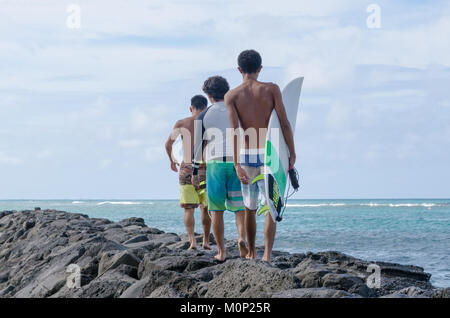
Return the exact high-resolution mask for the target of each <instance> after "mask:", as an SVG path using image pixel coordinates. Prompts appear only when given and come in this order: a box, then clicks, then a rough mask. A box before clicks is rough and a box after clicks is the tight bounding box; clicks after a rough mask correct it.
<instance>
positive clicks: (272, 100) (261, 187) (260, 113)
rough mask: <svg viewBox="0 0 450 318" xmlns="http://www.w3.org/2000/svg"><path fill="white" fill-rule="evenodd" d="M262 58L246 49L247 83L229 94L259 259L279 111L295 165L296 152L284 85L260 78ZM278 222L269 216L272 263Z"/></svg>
mask: <svg viewBox="0 0 450 318" xmlns="http://www.w3.org/2000/svg"><path fill="white" fill-rule="evenodd" d="M261 63H262V59H261V56H260V54H259V53H258V52H256V51H254V50H246V51H243V52H242V53H241V54H240V55H239V57H238V65H239V67H238V70H239V72H240V73H241V74H242V78H243V82H242V84H241V85H239V86H238V87H236V88H235V89H233V90H230V91H229V92H228V93H227V94H226V95H225V105H226V107H227V109H228V115H229V120H230V125H231V128H232V129H234V131H233V132H232V134H233V138H232V139H233V140H232V143H233V159H234V166H235V170H236V173H237V175H238V177H239V180H240V181H241V183H242V196H243V199H244V205H245V208H246V215H245V218H246V219H245V225H246V230H247V241H248V249H249V252H248V254H247V258H250V259H255V258H256V251H255V237H256V210H257V209H258V196H259V193H261V194H262V195H263V201H262V202H261V204H262V205H265V204H266V203H267V199H266V198H265V193H266V190H265V189H266V186H265V183H264V162H265V149H266V135H267V128H268V125H269V120H270V118H271V115H272V112H273V111H274V110H275V111H276V114H277V115H278V119H279V125H280V128H281V131H282V134H283V135H284V140H285V142H286V144H287V148H288V150H289V154H290V157H289V167H290V168H292V167H293V166H294V164H295V160H296V154H295V146H294V136H293V132H292V128H291V124H290V122H289V120H288V118H287V115H286V109H285V107H284V104H283V98H282V94H281V91H280V88H279V87H278V86H277V85H276V84H273V83H263V82H260V81H258V76H259V73H260V71H261V69H262V64H261ZM239 124H240V127H241V128H242V129H243V130H244V131H245V133H244V142H243V148H242V149H240V140H241V139H240V130H239ZM275 233H276V223H275V221H274V220H273V218H272V217H271V215H270V214H267V215H266V220H265V226H264V236H265V251H264V256H263V258H262V260H263V261H266V262H270V260H271V253H272V247H273V243H274V240H275Z"/></svg>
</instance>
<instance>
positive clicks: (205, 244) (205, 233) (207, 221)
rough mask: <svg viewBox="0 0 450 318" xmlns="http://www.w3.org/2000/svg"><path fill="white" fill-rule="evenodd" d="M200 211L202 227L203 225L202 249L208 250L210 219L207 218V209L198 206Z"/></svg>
mask: <svg viewBox="0 0 450 318" xmlns="http://www.w3.org/2000/svg"><path fill="white" fill-rule="evenodd" d="M200 210H201V211H202V225H203V244H202V247H203V248H204V249H205V250H210V249H211V247H210V246H209V235H210V233H211V218H210V217H209V213H208V207H207V206H204V205H200Z"/></svg>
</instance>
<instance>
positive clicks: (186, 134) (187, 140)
mask: <svg viewBox="0 0 450 318" xmlns="http://www.w3.org/2000/svg"><path fill="white" fill-rule="evenodd" d="M194 121H195V117H194V116H191V117H187V118H184V119H180V120H179V121H178V122H177V123H176V124H175V127H174V129H173V132H172V138H173V140H175V139H176V138H178V136H179V135H181V140H182V146H183V162H184V163H192V151H193V148H194Z"/></svg>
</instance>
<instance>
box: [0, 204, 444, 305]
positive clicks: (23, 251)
mask: <svg viewBox="0 0 450 318" xmlns="http://www.w3.org/2000/svg"><path fill="white" fill-rule="evenodd" d="M198 241H199V242H201V236H200V235H198ZM211 244H213V245H212V247H213V250H212V251H207V250H203V249H201V247H200V245H199V249H198V250H194V251H188V250H187V247H188V246H189V244H188V243H187V240H186V236H185V235H182V236H179V235H177V234H174V233H165V232H163V231H160V230H158V229H156V228H151V227H148V226H147V225H146V224H145V223H144V220H143V219H141V218H129V219H125V220H122V221H120V222H117V223H114V222H111V221H109V220H106V219H95V218H89V217H88V216H87V215H83V214H75V213H67V212H63V211H55V210H40V209H35V210H34V211H21V212H16V211H3V212H0V297H86V298H114V297H122V298H124V297H125V298H126V297H152V298H153V297H276V298H280V297H282V298H285V297H288V298H357V297H358V298H359V297H398V298H404V297H436V298H443V297H445V298H448V297H449V296H450V292H449V288H447V289H436V288H434V287H433V286H432V285H431V284H430V275H429V274H427V273H425V272H424V271H423V269H422V268H420V267H417V266H411V265H400V264H392V263H385V262H368V261H364V260H360V259H357V258H354V257H351V256H348V255H345V254H342V253H339V252H320V253H307V254H289V253H286V252H279V251H274V252H273V262H272V264H267V263H264V262H261V261H253V260H246V259H241V258H239V252H238V249H237V243H236V242H234V241H227V243H226V244H227V253H228V259H227V261H226V262H224V263H219V262H217V261H216V260H214V258H213V256H214V254H215V252H214V248H215V246H214V241H213V239H212V238H211ZM261 252H262V248H261V247H259V248H258V253H259V254H261ZM373 268H378V269H379V272H380V277H381V279H380V281H379V282H380V284H379V286H373V285H371V284H368V283H367V282H368V278H369V276H370V275H373V274H374V269H373ZM372 277H373V276H372Z"/></svg>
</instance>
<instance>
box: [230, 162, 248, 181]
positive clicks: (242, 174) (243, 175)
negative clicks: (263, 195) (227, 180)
mask: <svg viewBox="0 0 450 318" xmlns="http://www.w3.org/2000/svg"><path fill="white" fill-rule="evenodd" d="M234 168H235V169H236V174H237V176H238V178H239V180H241V182H242V183H243V184H248V183H249V182H250V181H251V180H250V178H249V177H248V175H247V173H246V172H245V170H244V169H243V168H242V167H241V166H240V165H236V166H234Z"/></svg>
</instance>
